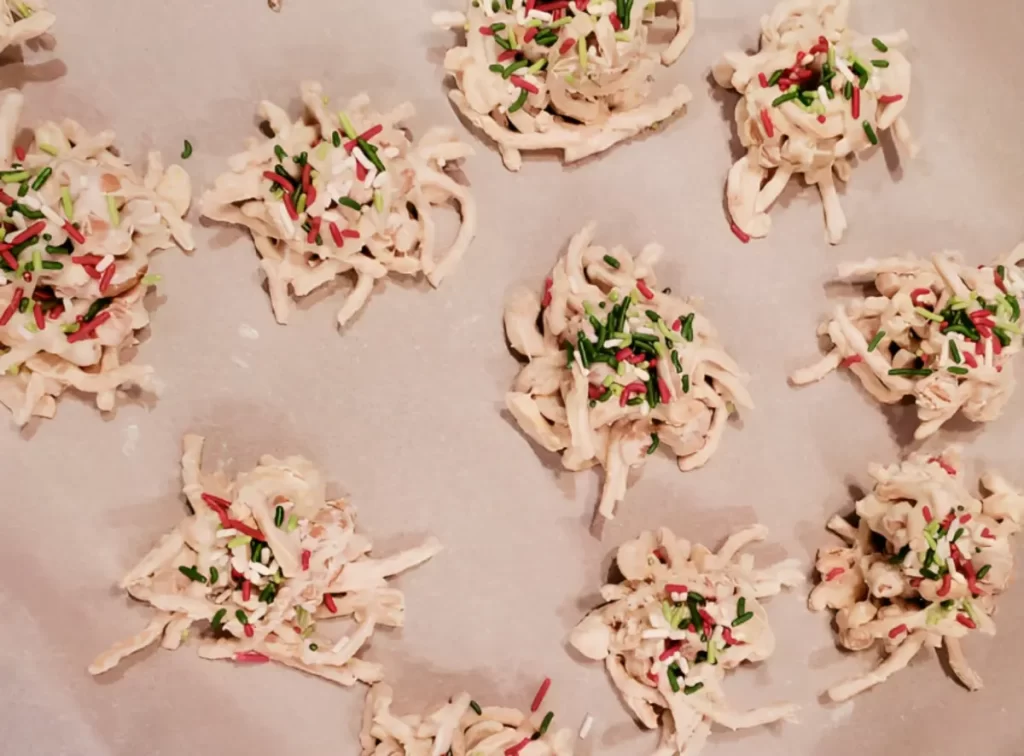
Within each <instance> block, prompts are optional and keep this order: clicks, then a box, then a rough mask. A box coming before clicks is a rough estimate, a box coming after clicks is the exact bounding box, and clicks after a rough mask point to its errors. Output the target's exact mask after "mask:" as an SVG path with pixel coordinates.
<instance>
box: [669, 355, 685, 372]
mask: <svg viewBox="0 0 1024 756" xmlns="http://www.w3.org/2000/svg"><path fill="white" fill-rule="evenodd" d="M672 365H673V366H674V367H675V369H676V372H677V373H681V372H683V363H681V362H680V361H679V352H677V351H676V350H675V349H673V350H672Z"/></svg>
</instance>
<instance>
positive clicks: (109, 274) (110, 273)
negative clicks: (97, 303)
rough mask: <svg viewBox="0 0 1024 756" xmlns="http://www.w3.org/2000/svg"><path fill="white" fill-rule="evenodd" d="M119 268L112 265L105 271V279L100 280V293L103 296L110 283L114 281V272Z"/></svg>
mask: <svg viewBox="0 0 1024 756" xmlns="http://www.w3.org/2000/svg"><path fill="white" fill-rule="evenodd" d="M116 268H117V266H116V265H114V263H111V264H110V265H108V266H107V269H106V270H104V271H103V278H101V279H100V293H101V294H102V293H103V292H105V291H106V290H107V288H108V287H109V286H110V282H111V281H112V280H113V279H114V271H115V270H116Z"/></svg>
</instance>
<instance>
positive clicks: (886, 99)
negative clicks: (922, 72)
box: [878, 94, 903, 105]
mask: <svg viewBox="0 0 1024 756" xmlns="http://www.w3.org/2000/svg"><path fill="white" fill-rule="evenodd" d="M902 99H903V95H901V94H897V95H881V96H880V97H879V98H878V104H879V105H888V104H890V103H893V102H899V101H900V100H902Z"/></svg>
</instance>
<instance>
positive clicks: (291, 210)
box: [281, 163, 359, 221]
mask: <svg viewBox="0 0 1024 756" xmlns="http://www.w3.org/2000/svg"><path fill="white" fill-rule="evenodd" d="M356 165H359V164H358V163H356ZM281 199H282V200H284V209H285V210H287V211H288V217H289V218H291V219H292V220H294V221H297V220H298V219H299V214H298V212H297V211H296V210H295V205H293V204H292V197H291V195H290V194H286V195H284V196H283V197H282V198H281Z"/></svg>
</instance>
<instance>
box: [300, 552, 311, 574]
mask: <svg viewBox="0 0 1024 756" xmlns="http://www.w3.org/2000/svg"><path fill="white" fill-rule="evenodd" d="M311 556H313V554H312V553H311V552H310V550H309V549H303V550H302V571H303V572H306V571H307V570H308V569H309V558H310V557H311Z"/></svg>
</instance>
